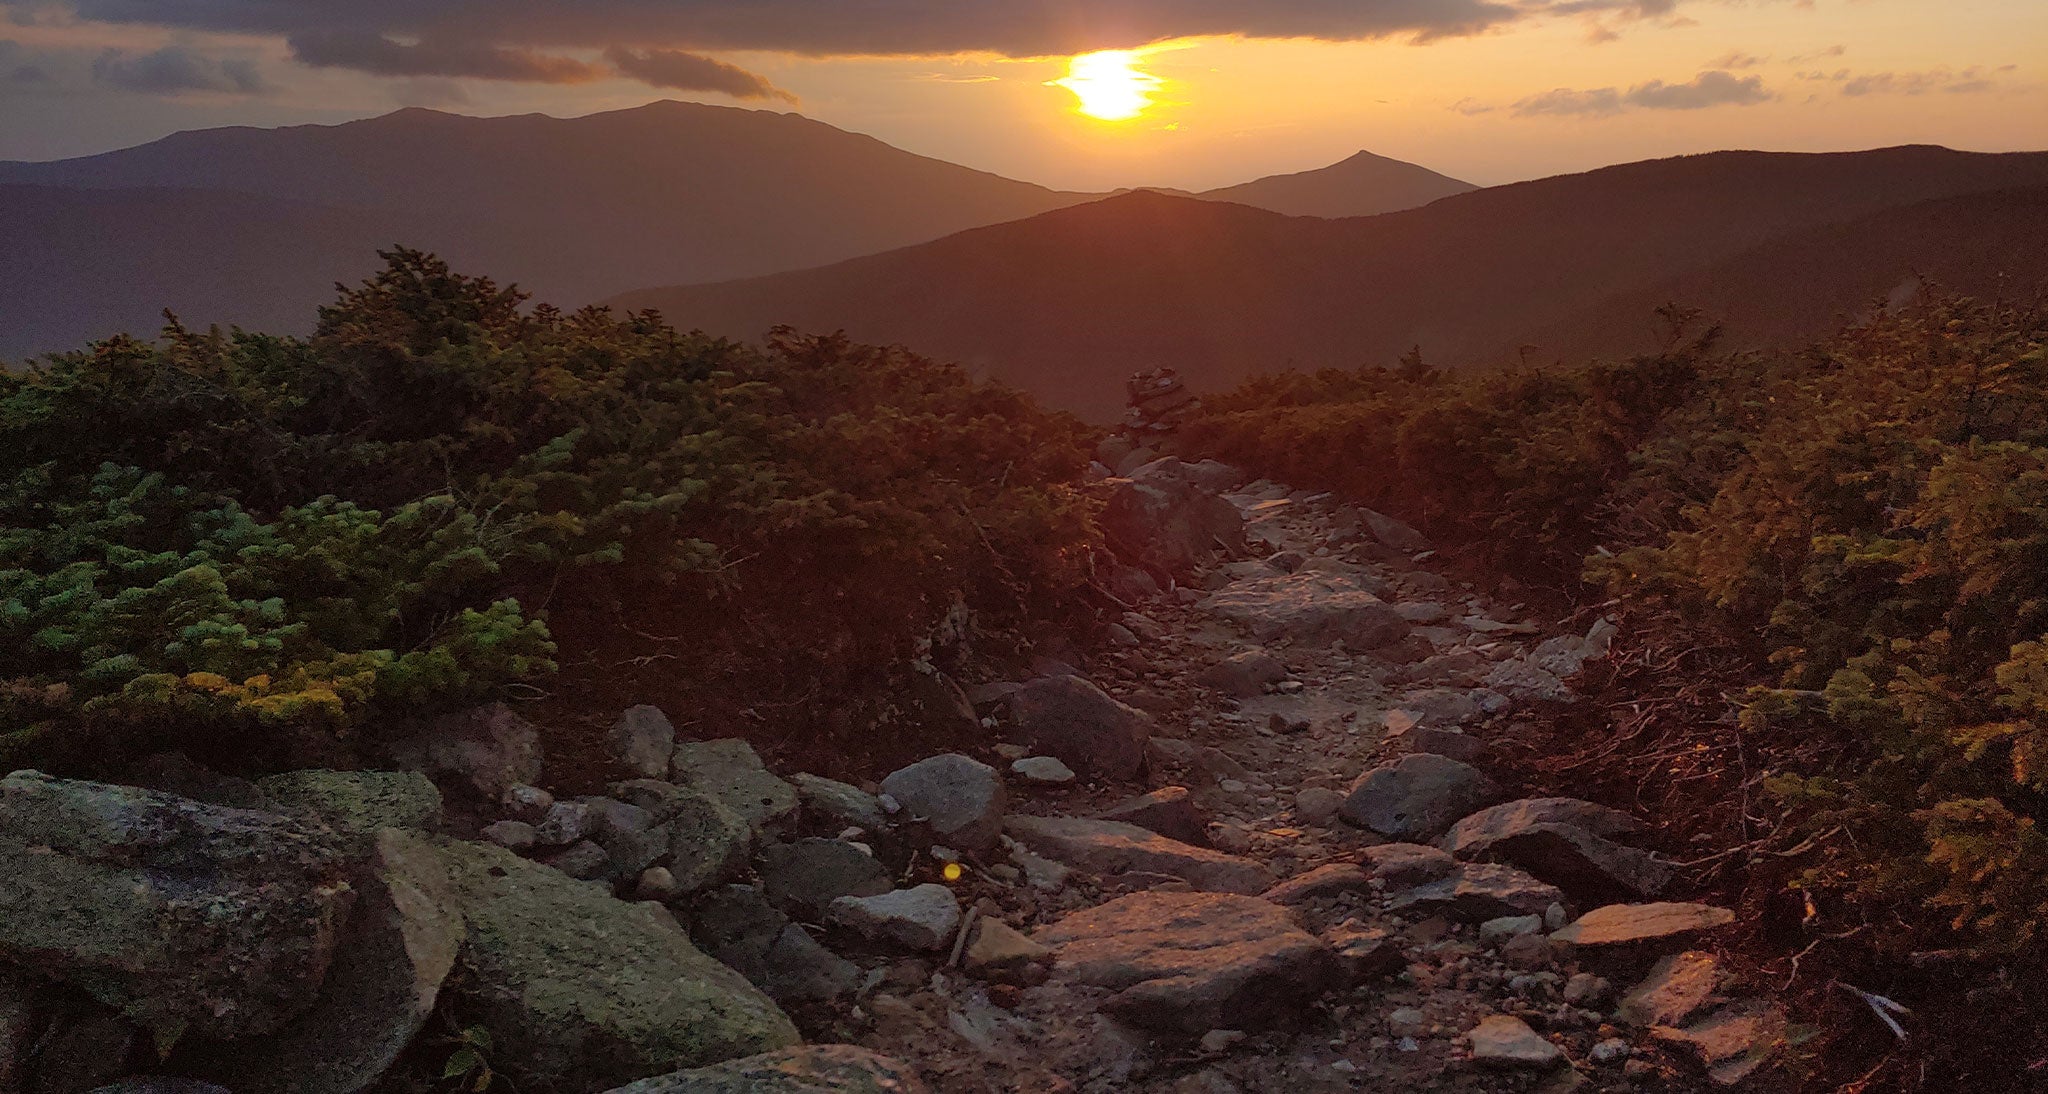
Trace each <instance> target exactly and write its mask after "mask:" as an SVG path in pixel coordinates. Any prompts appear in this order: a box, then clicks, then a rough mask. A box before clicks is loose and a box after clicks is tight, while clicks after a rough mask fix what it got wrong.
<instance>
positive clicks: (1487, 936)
mask: <svg viewBox="0 0 2048 1094" xmlns="http://www.w3.org/2000/svg"><path fill="white" fill-rule="evenodd" d="M1542 929H1543V917H1542V916H1540V915H1504V916H1501V917H1500V918H1498V919H1489V920H1487V921H1486V922H1484V923H1481V924H1480V925H1479V939H1480V941H1482V942H1491V943H1494V944H1496V945H1498V944H1499V943H1502V942H1506V941H1507V940H1508V939H1510V938H1519V937H1521V936H1522V935H1525V934H1535V933H1537V932H1538V931H1541V930H1542Z"/></svg>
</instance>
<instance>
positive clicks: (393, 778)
mask: <svg viewBox="0 0 2048 1094" xmlns="http://www.w3.org/2000/svg"><path fill="white" fill-rule="evenodd" d="M256 786H257V788H258V789H260V790H261V791H263V793H264V795H265V796H266V797H268V798H269V799H270V800H271V801H272V802H275V803H276V804H277V807H278V811H280V812H288V811H292V810H300V809H302V810H305V811H307V812H309V813H312V814H313V815H315V816H317V817H319V818H320V819H321V820H323V821H325V822H327V826H328V827H330V828H332V829H334V830H335V831H337V832H340V833H342V834H344V835H351V836H371V835H374V834H375V833H376V832H377V830H378V829H380V828H409V829H415V830H418V831H432V830H434V829H435V828H438V827H440V824H441V791H440V789H439V788H438V787H436V786H435V785H434V784H433V782H432V781H431V780H429V779H428V778H427V777H426V776H425V775H422V774H420V773H419V772H417V771H288V772H285V773H284V774H282V775H272V776H270V777H269V778H266V779H259V780H257V782H256Z"/></svg>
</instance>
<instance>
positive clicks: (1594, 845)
mask: <svg viewBox="0 0 2048 1094" xmlns="http://www.w3.org/2000/svg"><path fill="white" fill-rule="evenodd" d="M1458 853H1459V856H1460V857H1462V858H1467V859H1474V860H1479V861H1485V862H1506V863H1511V864H1513V865H1515V866H1519V867H1521V868H1522V869H1524V870H1527V871H1529V872H1530V873H1532V874H1534V875H1536V876H1537V877H1540V878H1542V879H1543V880H1545V881H1548V882H1550V883H1551V884H1553V885H1556V886H1557V887H1559V888H1561V889H1563V890H1564V891H1565V892H1567V893H1570V894H1571V895H1572V896H1573V897H1575V898H1577V899H1579V900H1580V901H1582V902H1584V903H1587V904H1595V903H1599V902H1601V901H1606V900H1617V899H1618V900H1637V899H1642V898H1644V897H1654V896H1657V895H1658V894H1660V893H1662V892H1663V891H1664V887H1665V886H1666V885H1669V884H1670V882H1671V867H1670V865H1668V864H1667V863H1665V862H1664V861H1663V860H1662V859H1659V858H1658V857H1657V856H1655V855H1653V854H1651V853H1650V852H1648V851H1644V850H1642V849H1640V848H1636V847H1629V846H1626V845H1624V844H1619V843H1616V842H1614V841H1613V840H1609V839H1603V838H1602V837H1600V836H1596V835H1594V834H1593V833H1591V832H1588V831H1586V830H1585V829H1583V828H1579V827H1577V826H1575V825H1570V824H1523V825H1518V826H1515V827H1513V828H1512V829H1510V830H1506V831H1502V832H1498V833H1495V834H1492V835H1490V836H1489V837H1487V838H1485V839H1483V840H1467V841H1464V843H1463V849H1462V850H1461V851H1459V852H1458Z"/></svg>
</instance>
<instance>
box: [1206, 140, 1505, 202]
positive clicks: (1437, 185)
mask: <svg viewBox="0 0 2048 1094" xmlns="http://www.w3.org/2000/svg"><path fill="white" fill-rule="evenodd" d="M1476 189H1478V187H1476V186H1473V185H1472V184H1471V183H1469V182H1461V181H1459V180H1457V179H1454V178H1451V177H1449V176H1447V175H1439V174H1437V173H1436V172H1435V171H1432V170H1430V169H1429V168H1427V167H1418V166H1416V165H1415V164H1412V163H1404V162H1402V161H1400V160H1395V159H1388V158H1387V157H1385V156H1376V155H1374V154H1373V153H1371V152H1360V153H1358V154H1357V155H1355V156H1352V157H1351V158H1349V159H1346V160H1344V161H1342V162H1339V163H1334V164H1331V165H1330V166H1328V167H1324V168H1321V169H1320V170H1315V171H1301V172H1297V173H1295V174H1291V175H1268V176H1267V177H1265V178H1262V179H1257V180H1254V181H1252V182H1246V183H1241V184H1239V185H1237V186H1225V187H1223V188H1221V189H1217V190H1205V191H1203V192H1202V193H1200V194H1198V195H1196V196H1197V197H1201V198H1205V199H1207V200H1209V201H1234V202H1237V203H1238V204H1240V205H1252V206H1256V207H1258V208H1260V209H1271V210H1272V211H1274V212H1276V213H1285V214H1287V215H1288V216H1295V217H1364V216H1374V215H1377V214H1379V213H1392V212H1398V211H1400V210H1402V209H1413V208H1415V207H1417V206H1419V205H1428V204H1429V203H1430V202H1432V201H1435V200H1436V199H1438V198H1446V197H1450V196H1451V195H1452V194H1463V193H1467V192H1469V191H1472V190H1476Z"/></svg>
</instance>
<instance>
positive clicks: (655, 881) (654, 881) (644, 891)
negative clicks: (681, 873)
mask: <svg viewBox="0 0 2048 1094" xmlns="http://www.w3.org/2000/svg"><path fill="white" fill-rule="evenodd" d="M681 895H683V887H682V886H680V885H678V884H676V875H675V873H674V872H673V871H671V870H670V869H669V868H668V867H666V866H650V867H648V868H647V869H645V870H642V871H641V872H640V877H639V878H638V880H636V881H634V882H633V899H634V900H652V901H657V902H660V903H663V904H666V903H668V902H669V901H671V900H674V899H675V898H677V897H679V896H681Z"/></svg>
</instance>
